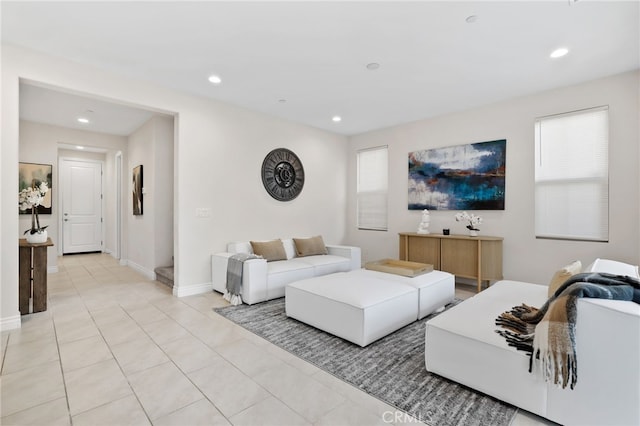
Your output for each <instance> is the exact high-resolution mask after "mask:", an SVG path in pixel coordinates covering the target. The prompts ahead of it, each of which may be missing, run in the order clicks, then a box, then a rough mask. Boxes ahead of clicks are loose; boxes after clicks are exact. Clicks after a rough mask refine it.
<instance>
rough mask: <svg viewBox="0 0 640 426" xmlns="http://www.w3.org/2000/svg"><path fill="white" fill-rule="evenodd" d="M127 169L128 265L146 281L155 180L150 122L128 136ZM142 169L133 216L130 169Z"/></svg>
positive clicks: (152, 240)
mask: <svg viewBox="0 0 640 426" xmlns="http://www.w3.org/2000/svg"><path fill="white" fill-rule="evenodd" d="M127 153H128V157H129V160H128V165H127V166H126V167H125V170H126V173H125V176H126V177H125V182H127V186H126V188H127V189H126V190H125V199H126V200H127V202H126V204H127V215H126V218H127V223H128V225H127V226H128V231H127V263H128V264H129V266H132V267H133V268H134V269H136V270H138V271H139V272H141V273H143V274H144V275H146V276H148V277H153V267H154V256H153V254H154V249H153V247H154V246H155V244H156V236H155V233H154V230H155V228H154V211H155V209H154V208H153V198H154V197H153V194H154V192H155V185H154V176H155V167H154V154H155V147H154V125H153V119H150V120H149V121H147V122H146V123H145V124H143V125H142V126H141V127H140V128H139V129H137V130H136V131H135V132H133V133H132V134H131V135H129V142H128V151H127ZM140 165H141V166H142V186H143V191H145V192H146V194H143V195H142V215H138V216H134V215H133V196H132V195H131V194H132V191H133V169H134V167H137V166H140Z"/></svg>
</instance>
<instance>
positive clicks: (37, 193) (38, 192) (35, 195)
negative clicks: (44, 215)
mask: <svg viewBox="0 0 640 426" xmlns="http://www.w3.org/2000/svg"><path fill="white" fill-rule="evenodd" d="M34 183H35V182H34ZM47 192H49V185H48V184H47V182H41V183H40V185H35V187H31V186H30V187H29V188H25V189H23V190H22V191H20V192H19V193H18V207H19V208H20V210H22V211H25V210H28V209H31V229H27V230H26V231H24V233H25V234H26V233H27V232H28V233H30V234H35V233H39V232H41V231H42V230H44V229H46V228H47V227H46V226H43V227H40V219H39V218H38V206H39V205H40V204H42V202H43V201H44V196H45V194H46V193H47Z"/></svg>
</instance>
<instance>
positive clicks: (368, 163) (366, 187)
mask: <svg viewBox="0 0 640 426" xmlns="http://www.w3.org/2000/svg"><path fill="white" fill-rule="evenodd" d="M357 156H358V159H357V168H358V171H357V174H358V182H357V215H358V218H357V220H358V229H370V230H377V231H386V230H387V188H388V175H389V171H388V169H389V161H388V152H387V147H386V146H381V147H376V148H371V149H365V150H361V151H358V154H357Z"/></svg>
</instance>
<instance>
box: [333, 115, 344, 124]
mask: <svg viewBox="0 0 640 426" xmlns="http://www.w3.org/2000/svg"><path fill="white" fill-rule="evenodd" d="M331 120H333V122H334V123H339V122H341V121H342V117H340V116H339V115H334V116H333V118H331Z"/></svg>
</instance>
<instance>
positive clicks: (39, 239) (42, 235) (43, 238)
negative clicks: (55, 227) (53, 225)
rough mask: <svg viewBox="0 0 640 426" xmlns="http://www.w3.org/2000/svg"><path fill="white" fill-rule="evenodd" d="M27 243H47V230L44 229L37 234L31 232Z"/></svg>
mask: <svg viewBox="0 0 640 426" xmlns="http://www.w3.org/2000/svg"><path fill="white" fill-rule="evenodd" d="M27 242H28V243H29V244H42V243H46V242H47V230H46V229H42V230H40V231H38V232H36V233H35V234H32V233H31V232H29V233H28V234H27Z"/></svg>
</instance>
